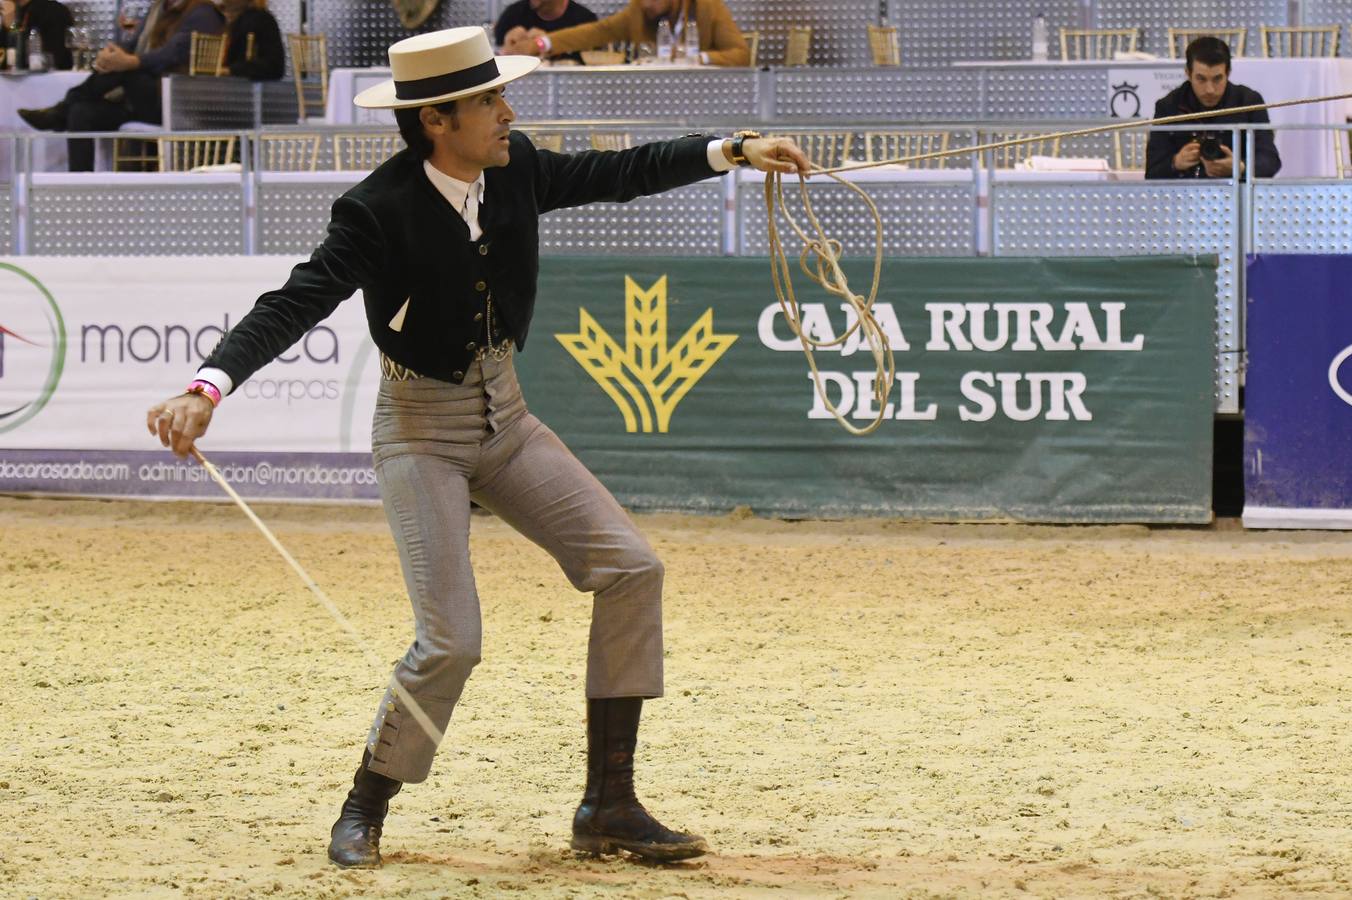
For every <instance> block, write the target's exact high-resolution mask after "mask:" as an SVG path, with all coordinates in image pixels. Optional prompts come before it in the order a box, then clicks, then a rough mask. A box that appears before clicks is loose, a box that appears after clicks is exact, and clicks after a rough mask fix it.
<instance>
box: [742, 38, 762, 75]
mask: <svg viewBox="0 0 1352 900" xmlns="http://www.w3.org/2000/svg"><path fill="white" fill-rule="evenodd" d="M742 37H744V38H746V49H747V52H748V53H749V54H750V58H749V59H748V60H747V63H746V64H747V65H748V66H751V67H752V68H755V67H756V57H757V56H759V55H760V32H759V31H743V32H742Z"/></svg>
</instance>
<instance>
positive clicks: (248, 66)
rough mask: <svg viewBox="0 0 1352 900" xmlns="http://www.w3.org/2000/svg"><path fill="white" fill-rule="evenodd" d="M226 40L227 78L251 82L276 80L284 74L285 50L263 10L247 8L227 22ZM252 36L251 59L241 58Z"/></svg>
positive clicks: (269, 15) (277, 30)
mask: <svg viewBox="0 0 1352 900" xmlns="http://www.w3.org/2000/svg"><path fill="white" fill-rule="evenodd" d="M229 34H230V36H229V37H228V38H227V39H226V41H227V43H226V48H225V67H226V68H227V69H229V70H230V74H231V75H238V76H240V77H241V78H249V79H251V80H253V81H276V80H277V79H278V78H281V77H282V73H283V72H284V71H286V48H285V47H284V46H283V45H282V30H281V28H279V27H278V26H277V20H276V18H274V17H273V15H272V13H270V12H268V11H267V10H266V9H259V8H258V7H251V8H250V9H246V10H245V11H244V12H242V13H240V14H239V16H237V17H236V18H235V20H234V21H233V22H231V23H230V31H229ZM250 34H252V35H253V36H254V47H253V58H251V59H245V58H244V54H245V53H246V52H247V50H248V46H249V35H250Z"/></svg>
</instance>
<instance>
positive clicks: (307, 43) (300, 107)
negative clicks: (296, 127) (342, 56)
mask: <svg viewBox="0 0 1352 900" xmlns="http://www.w3.org/2000/svg"><path fill="white" fill-rule="evenodd" d="M286 42H287V46H288V47H289V48H290V50H291V77H292V78H293V79H295V82H296V111H297V115H298V116H299V121H301V122H304V121H306V120H307V119H322V118H324V116H325V115H326V114H327V111H328V106H329V44H328V40H327V39H326V38H325V37H324V35H322V34H288V35H287V36H286Z"/></svg>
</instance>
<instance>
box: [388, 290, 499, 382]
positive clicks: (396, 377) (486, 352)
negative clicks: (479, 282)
mask: <svg viewBox="0 0 1352 900" xmlns="http://www.w3.org/2000/svg"><path fill="white" fill-rule="evenodd" d="M484 324H485V328H484V330H485V331H486V332H487V333H488V346H486V347H480V348H479V349H478V350H477V351H476V352H475V354H474V361H475V362H483V361H484V360H485V359H487V358H489V357H492V358H493V359H495V360H497V361H498V362H502V361H503V360H505V359H506V358H507V357H509V356H511V355H512V339H511V338H503V339H502V340H501V341H499V342H498V344H497V345H496V346H494V344H493V301H492V300H489V302H488V305H487V315H486V322H485V323H484ZM380 375H381V377H382V378H384V379H385V380H386V381H412V380H413V379H415V378H422V377H423V376H422V375H421V374H419V373H418V372H415V371H413V370H412V369H410V368H409V367H408V366H405V365H402V364H401V363H397V362H395V361H394V360H392V359H390V358H389V357H388V356H386V355H385V354H384V353H381V354H380Z"/></svg>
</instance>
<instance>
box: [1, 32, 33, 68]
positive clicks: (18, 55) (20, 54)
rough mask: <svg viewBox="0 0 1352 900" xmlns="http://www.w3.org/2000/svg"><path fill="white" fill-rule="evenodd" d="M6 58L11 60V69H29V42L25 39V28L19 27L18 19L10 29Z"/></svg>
mask: <svg viewBox="0 0 1352 900" xmlns="http://www.w3.org/2000/svg"><path fill="white" fill-rule="evenodd" d="M5 58H6V60H7V61H8V62H9V67H10V69H12V70H14V71H15V72H26V71H28V42H27V40H25V35H24V32H23V29H21V28H20V27H19V25H18V22H17V21H16V22H15V24H14V26H13V27H12V28H10V29H9V41H8V42H7V44H6V45H5Z"/></svg>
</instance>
